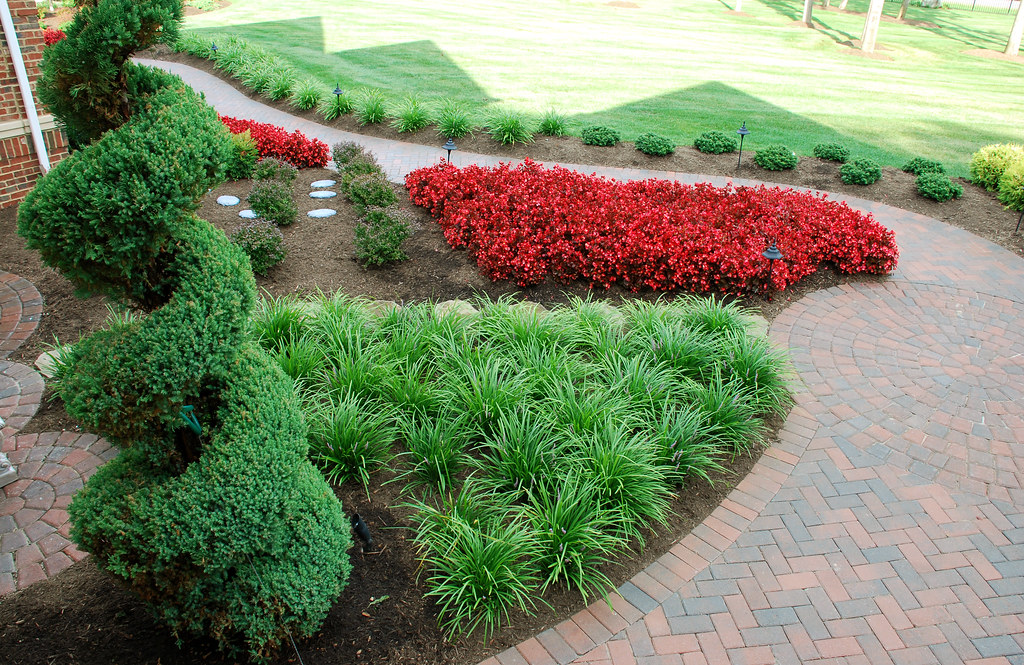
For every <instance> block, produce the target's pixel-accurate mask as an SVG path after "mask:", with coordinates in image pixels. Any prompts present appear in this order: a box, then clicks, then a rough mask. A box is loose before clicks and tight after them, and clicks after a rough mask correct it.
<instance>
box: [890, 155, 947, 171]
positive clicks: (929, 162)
mask: <svg viewBox="0 0 1024 665" xmlns="http://www.w3.org/2000/svg"><path fill="white" fill-rule="evenodd" d="M900 170H902V171H905V172H907V173H913V174H914V175H921V174H922V173H945V172H946V167H945V166H943V165H942V162H937V161H935V160H934V159H925V158H924V157H914V158H913V159H911V160H910V161H909V162H907V163H906V164H904V165H903V166H902V167H901V169H900Z"/></svg>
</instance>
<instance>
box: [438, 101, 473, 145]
mask: <svg viewBox="0 0 1024 665" xmlns="http://www.w3.org/2000/svg"><path fill="white" fill-rule="evenodd" d="M436 124H437V133H438V134H439V135H441V136H443V137H445V138H449V139H459V138H462V137H463V136H466V135H467V134H470V133H471V132H472V131H473V121H472V118H471V117H470V115H469V111H467V110H466V108H465V106H463V105H462V104H460V103H459V102H457V101H455V100H454V99H445V100H442V102H441V106H440V108H439V109H438V111H437V123H436Z"/></svg>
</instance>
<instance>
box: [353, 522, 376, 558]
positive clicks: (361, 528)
mask: <svg viewBox="0 0 1024 665" xmlns="http://www.w3.org/2000/svg"><path fill="white" fill-rule="evenodd" d="M350 521H351V522H352V530H353V531H355V534H356V536H358V537H359V540H361V541H363V551H364V552H372V551H373V537H372V536H370V528H369V527H368V526H366V522H364V521H363V518H362V517H360V516H359V513H352V517H351V518H350Z"/></svg>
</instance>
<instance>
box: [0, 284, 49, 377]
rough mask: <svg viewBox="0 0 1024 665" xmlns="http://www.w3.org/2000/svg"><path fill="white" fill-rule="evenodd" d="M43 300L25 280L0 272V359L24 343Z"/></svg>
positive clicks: (39, 311)
mask: <svg viewBox="0 0 1024 665" xmlns="http://www.w3.org/2000/svg"><path fill="white" fill-rule="evenodd" d="M42 313H43V297H42V296H41V295H39V291H37V290H36V287H34V286H32V283H31V282H29V281H28V280H27V279H24V278H22V277H18V276H17V275H13V274H11V273H9V272H3V271H2V270H0V359H3V358H6V357H7V356H9V355H11V352H12V351H14V350H15V349H16V348H18V347H19V346H21V343H22V342H24V341H25V340H26V339H28V336H29V335H31V334H32V331H33V330H35V329H36V326H38V325H39V316H40V315H41V314H42Z"/></svg>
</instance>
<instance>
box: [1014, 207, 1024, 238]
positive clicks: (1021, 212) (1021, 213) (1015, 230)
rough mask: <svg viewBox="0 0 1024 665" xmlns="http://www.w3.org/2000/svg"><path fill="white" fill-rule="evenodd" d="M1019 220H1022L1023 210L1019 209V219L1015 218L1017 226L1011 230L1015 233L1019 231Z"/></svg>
mask: <svg viewBox="0 0 1024 665" xmlns="http://www.w3.org/2000/svg"><path fill="white" fill-rule="evenodd" d="M1021 222H1024V210H1021V211H1020V218H1019V219H1017V228H1015V229H1014V230H1013V232H1014V233H1017V232H1019V231H1020V223H1021Z"/></svg>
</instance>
